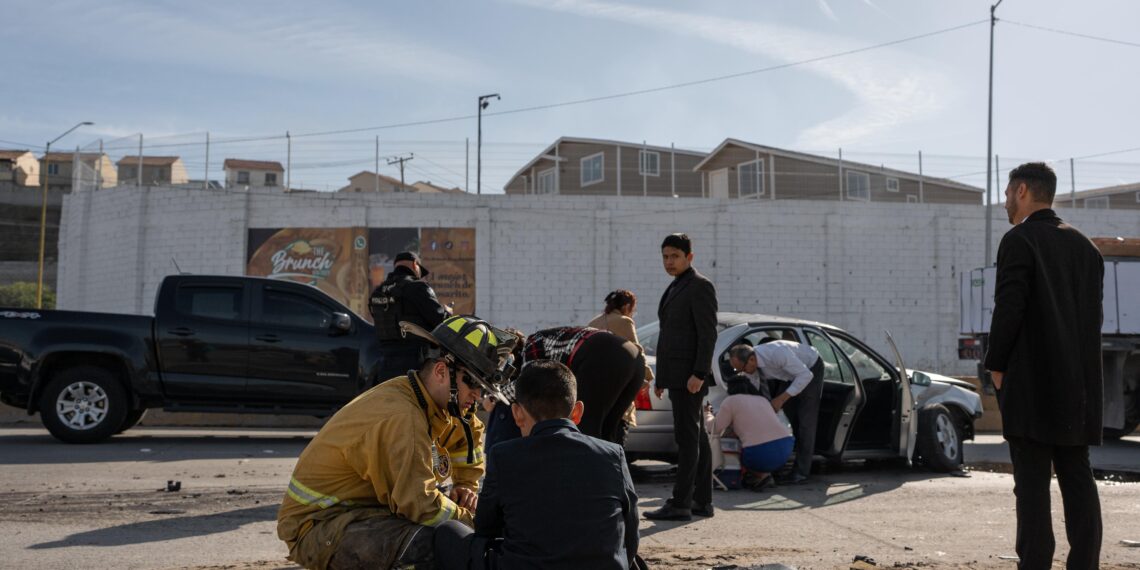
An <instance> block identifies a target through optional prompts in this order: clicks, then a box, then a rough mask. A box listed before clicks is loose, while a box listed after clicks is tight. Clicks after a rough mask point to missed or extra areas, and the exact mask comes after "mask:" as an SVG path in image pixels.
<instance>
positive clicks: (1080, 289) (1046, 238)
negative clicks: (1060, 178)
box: [985, 162, 1104, 569]
mask: <svg viewBox="0 0 1140 570" xmlns="http://www.w3.org/2000/svg"><path fill="white" fill-rule="evenodd" d="M1056 189H1057V175H1056V174H1054V172H1053V169H1052V168H1050V167H1049V166H1048V165H1046V164H1044V163H1041V162H1030V163H1027V164H1023V165H1021V166H1019V167H1017V168H1015V169H1013V170H1012V171H1011V172H1010V173H1009V184H1008V186H1007V187H1006V189H1005V196H1006V202H1005V209H1006V212H1007V213H1008V214H1009V222H1010V223H1011V224H1014V228H1013V229H1012V230H1010V231H1009V232H1008V233H1006V234H1005V236H1004V237H1003V238H1002V240H1001V246H1000V247H998V255H997V283H996V285H995V288H994V314H993V323H992V324H991V326H990V338H989V351H988V352H987V353H986V360H985V367H986V369H987V370H989V371H990V374H991V376H992V377H993V382H994V387H995V388H997V390H998V404H999V406H1000V408H1001V415H1002V433H1003V435H1004V436H1005V439H1006V440H1007V441H1008V442H1009V453H1010V458H1011V459H1012V460H1013V484H1014V489H1013V492H1014V495H1015V496H1016V498H1017V554H1018V556H1019V557H1020V559H1021V560H1020V563H1019V567H1020V568H1026V569H1037V568H1049V566H1050V565H1051V564H1052V561H1053V550H1054V546H1055V544H1054V539H1053V527H1052V520H1053V519H1052V516H1051V514H1050V505H1049V480H1050V473H1049V471H1050V467H1052V468H1053V469H1054V470H1055V471H1056V473H1057V483H1058V484H1059V485H1060V487H1061V498H1062V500H1063V502H1064V508H1065V531H1066V534H1067V536H1068V539H1069V547H1070V550H1069V558H1068V562H1067V564H1066V566H1067V567H1068V568H1070V569H1073V568H1096V567H1097V564H1098V559H1099V556H1100V544H1101V534H1102V533H1101V520H1100V499H1099V497H1098V495H1097V490H1096V481H1095V480H1094V479H1093V474H1092V469H1091V468H1090V466H1089V448H1088V446H1090V445H1099V444H1100V441H1101V407H1102V401H1101V385H1102V377H1101V354H1100V348H1101V346H1100V342H1101V341H1100V329H1101V322H1102V316H1103V314H1102V312H1101V310H1102V306H1101V301H1102V299H1101V297H1102V292H1103V280H1104V260H1103V259H1102V258H1101V255H1100V253H1099V252H1098V251H1097V249H1096V247H1095V246H1094V245H1093V244H1092V242H1091V241H1089V239H1088V238H1086V237H1085V236H1084V235H1083V234H1081V232H1079V231H1077V229H1076V228H1074V227H1072V226H1070V225H1068V224H1066V223H1064V222H1062V221H1061V218H1059V217H1057V214H1056V213H1054V212H1053V210H1052V209H1050V205H1051V204H1052V203H1053V195H1054V193H1055V192H1056Z"/></svg>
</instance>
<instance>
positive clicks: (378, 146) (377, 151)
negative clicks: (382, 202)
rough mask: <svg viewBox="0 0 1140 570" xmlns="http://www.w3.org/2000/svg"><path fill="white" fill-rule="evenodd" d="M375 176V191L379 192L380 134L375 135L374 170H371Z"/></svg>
mask: <svg viewBox="0 0 1140 570" xmlns="http://www.w3.org/2000/svg"><path fill="white" fill-rule="evenodd" d="M373 172H374V173H375V174H376V176H374V177H373V178H375V179H376V193H377V194H379V193H380V136H379V135H377V136H376V170H374V171H373Z"/></svg>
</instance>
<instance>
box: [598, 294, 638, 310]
mask: <svg viewBox="0 0 1140 570" xmlns="http://www.w3.org/2000/svg"><path fill="white" fill-rule="evenodd" d="M605 301H606V310H605V311H603V312H605V313H612V312H614V311H616V310H618V309H620V308H622V307H624V306H626V305H628V304H630V303H635V304H636V303H637V295H634V294H633V291H630V290H629V289H615V290H613V291H610V294H609V295H606V299H605Z"/></svg>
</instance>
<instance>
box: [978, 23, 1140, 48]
mask: <svg viewBox="0 0 1140 570" xmlns="http://www.w3.org/2000/svg"><path fill="white" fill-rule="evenodd" d="M998 21H1000V22H1005V23H1007V24H1013V25H1015V26H1021V27H1023V28H1032V29H1034V30H1041V31H1043V32H1052V33H1054V34H1061V35H1065V36H1073V37H1076V38H1084V39H1086V40H1096V41H1098V42H1107V43H1110V44H1119V45H1123V46H1130V47H1140V43H1136V42H1126V41H1124V40H1116V39H1112V38H1105V37H1101V36H1094V35H1091V34H1082V33H1079V32H1070V31H1067V30H1058V29H1057V28H1047V27H1045V26H1035V25H1033V24H1023V23H1021V22H1014V21H1013V20H1005V19H999V20H998Z"/></svg>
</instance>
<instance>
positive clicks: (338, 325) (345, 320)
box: [330, 313, 352, 333]
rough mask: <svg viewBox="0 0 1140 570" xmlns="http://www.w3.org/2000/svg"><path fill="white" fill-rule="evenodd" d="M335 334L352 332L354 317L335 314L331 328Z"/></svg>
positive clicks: (345, 314)
mask: <svg viewBox="0 0 1140 570" xmlns="http://www.w3.org/2000/svg"><path fill="white" fill-rule="evenodd" d="M330 328H331V329H332V330H333V331H334V332H338V333H346V332H348V331H350V330H352V317H350V316H348V314H347V313H333V318H332V325H331V327H330Z"/></svg>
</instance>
